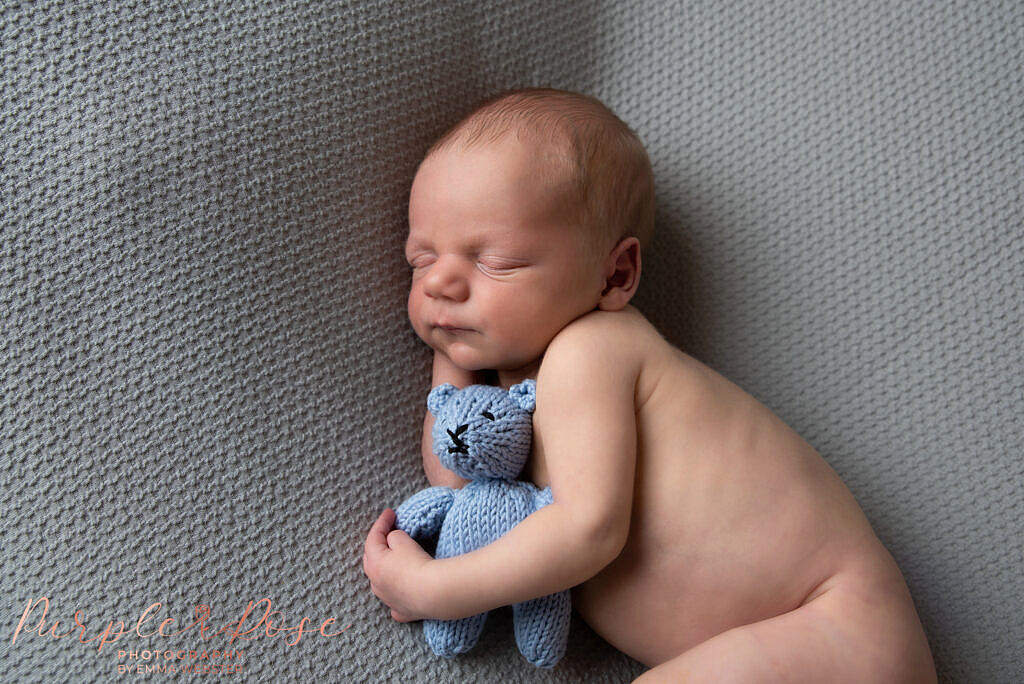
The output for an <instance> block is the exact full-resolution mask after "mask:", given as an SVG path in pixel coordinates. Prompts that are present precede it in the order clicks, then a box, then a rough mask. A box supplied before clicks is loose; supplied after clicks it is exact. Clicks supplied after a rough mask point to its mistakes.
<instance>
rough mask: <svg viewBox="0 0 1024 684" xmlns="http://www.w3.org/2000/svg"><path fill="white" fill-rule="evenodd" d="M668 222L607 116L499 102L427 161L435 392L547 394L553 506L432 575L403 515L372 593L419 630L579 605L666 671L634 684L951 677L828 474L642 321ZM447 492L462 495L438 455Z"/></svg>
mask: <svg viewBox="0 0 1024 684" xmlns="http://www.w3.org/2000/svg"><path fill="white" fill-rule="evenodd" d="M653 227H654V190H653V178H652V173H651V166H650V162H649V160H648V156H647V153H646V152H645V150H644V148H643V146H642V144H641V143H640V141H639V139H638V138H637V137H636V135H635V134H634V133H633V132H632V131H631V130H630V129H629V128H628V127H627V126H626V125H625V124H624V123H623V122H622V121H621V120H619V119H618V118H617V117H616V116H615V115H614V114H613V113H612V112H611V111H609V110H608V109H607V108H606V107H605V106H604V105H603V104H601V103H600V102H599V101H597V100H596V99H594V98H592V97H589V96H585V95H581V94H577V93H571V92H566V91H559V90H552V89H544V88H529V89H523V90H518V91H512V92H508V93H504V94H502V95H500V96H497V97H494V98H491V99H489V100H488V101H486V102H484V103H483V104H481V105H480V106H479V107H477V108H476V109H475V110H474V111H473V112H472V113H471V114H469V115H468V116H467V117H466V118H464V119H463V120H462V121H460V122H459V123H458V124H456V125H455V126H454V127H453V128H452V129H450V130H449V131H448V132H447V133H446V134H445V135H444V136H443V137H442V138H441V139H440V140H438V141H437V142H436V143H435V144H434V145H433V146H432V147H431V148H430V150H429V151H428V152H427V155H426V156H425V158H424V160H423V162H422V163H421V164H420V167H419V169H418V170H417V173H416V176H415V179H414V181H413V185H412V189H411V194H410V198H409V236H408V240H407V242H406V246H405V250H406V258H407V259H408V261H409V264H410V266H411V268H412V285H411V289H410V292H409V301H408V311H409V319H410V321H411V322H412V326H413V328H414V329H415V331H416V333H417V335H419V337H420V338H422V339H423V341H424V342H426V343H427V344H428V345H430V347H431V348H433V349H434V354H435V356H434V373H433V385H435V386H436V385H439V384H442V383H445V382H449V383H452V384H453V385H456V386H457V387H464V386H466V385H469V384H497V385H500V386H501V387H503V388H505V389H508V388H509V387H511V386H512V385H514V384H516V383H519V382H521V381H523V380H525V379H527V378H532V379H534V380H536V408H535V411H534V415H533V446H532V453H531V456H530V460H529V461H528V463H527V466H526V468H525V470H524V471H523V477H524V478H525V479H529V480H530V481H532V482H533V483H534V484H535V485H537V486H538V487H542V488H543V487H547V486H550V487H551V494H552V498H553V503H551V504H549V505H547V506H545V507H543V508H541V509H539V510H538V511H536V512H535V513H533V514H531V515H529V516H528V517H527V518H526V519H524V520H523V521H522V522H521V523H519V524H518V525H516V526H515V527H513V528H512V529H511V530H510V531H509V532H508V533H507V534H506V535H505V536H503V537H501V538H500V539H498V540H496V541H494V542H492V543H491V544H489V545H487V546H484V547H482V548H480V549H478V550H475V551H473V552H471V553H467V554H464V555H461V556H455V557H452V558H444V559H434V558H432V557H431V556H430V555H429V554H427V553H426V552H425V551H424V550H423V549H422V548H421V547H420V546H419V544H417V543H416V542H415V541H414V540H413V539H412V538H410V537H409V536H408V535H406V534H405V533H404V532H402V531H399V530H393V529H392V528H393V525H394V519H395V514H394V511H393V510H392V509H390V508H389V509H385V511H384V512H383V513H382V514H381V515H380V517H379V518H378V519H377V521H376V522H375V523H374V524H373V527H372V529H371V530H370V532H369V535H368V537H367V539H366V544H365V550H364V555H363V568H364V571H365V573H366V575H367V576H368V577H369V579H370V583H371V588H372V591H373V592H374V594H375V595H376V596H377V597H379V598H380V599H381V601H383V602H384V603H385V604H387V606H388V607H389V608H390V609H391V616H392V617H393V618H394V619H396V620H399V621H402V622H406V621H411V620H420V619H424V618H433V619H441V620H450V619H457V618H463V617H468V616H471V615H476V614H478V613H481V612H484V611H487V610H491V609H494V608H497V607H499V606H506V605H512V604H515V603H518V602H521V601H525V600H528V599H533V598H537V597H541V596H546V595H548V594H553V593H555V592H558V591H561V590H564V589H567V588H571V589H572V603H573V607H574V608H575V609H576V610H577V611H578V612H579V614H580V616H581V617H582V618H583V620H585V621H586V622H587V624H588V625H590V626H591V627H592V628H593V629H594V631H595V632H597V633H598V634H600V635H601V636H602V637H603V638H604V639H606V640H607V641H608V642H609V643H611V644H612V645H613V646H615V647H616V648H618V649H619V650H621V651H623V652H624V653H626V654H628V655H630V656H632V657H633V658H635V659H636V660H638V661H640V662H642V663H644V664H645V665H647V666H649V667H650V668H651V669H650V670H648V671H647V672H645V673H644V674H643V675H642V676H641V677H640V678H639V680H637V681H644V682H655V681H667V682H675V681H681V680H689V679H692V681H714V682H753V681H758V682H760V681H808V682H825V681H850V682H933V681H935V679H936V675H935V670H934V666H933V662H932V658H931V653H930V651H929V647H928V642H927V639H926V638H925V634H924V630H923V629H922V627H921V623H920V620H919V618H918V616H917V612H916V610H915V608H914V603H913V601H912V599H911V596H910V593H909V591H908V589H907V586H906V583H905V581H904V579H903V576H902V574H901V572H900V570H899V568H898V567H897V565H896V563H895V561H894V560H893V558H892V556H891V555H890V554H889V552H888V551H887V550H886V549H885V547H884V546H883V545H882V543H881V542H880V541H879V540H878V538H877V537H876V536H875V534H874V532H873V531H872V529H871V526H870V524H869V523H868V520H867V519H866V518H865V516H864V514H863V513H862V511H861V510H860V508H859V507H858V505H857V502H856V501H855V500H854V497H853V496H852V494H851V493H850V491H849V490H848V489H847V488H846V486H845V485H844V484H843V483H842V481H841V480H840V479H839V477H838V476H837V475H836V473H835V472H834V471H833V470H832V468H831V467H829V465H828V464H827V463H826V462H825V461H824V459H822V457H821V456H820V455H819V454H818V453H817V452H816V451H815V450H814V449H813V448H812V447H811V446H810V445H809V444H808V443H807V442H806V441H804V440H803V439H802V438H801V437H800V436H799V435H798V434H796V433H795V432H794V431H793V430H792V429H791V428H790V427H788V426H787V425H786V424H785V423H783V422H782V421H781V420H780V419H779V418H778V417H777V416H776V415H775V414H773V413H772V412H771V411H770V410H769V409H768V408H767V407H766V406H764V405H763V404H761V403H760V402H758V401H757V400H756V399H754V397H752V396H751V395H750V394H748V393H746V392H745V391H744V390H742V389H741V388H740V387H738V386H736V385H735V384H733V383H732V382H730V381H729V380H728V379H726V378H725V377H723V376H722V375H720V374H718V373H716V372H715V371H713V370H712V369H711V368H709V367H708V366H706V365H704V364H702V363H701V362H700V361H698V360H697V359H695V358H693V357H691V356H689V355H687V354H686V353H684V352H682V351H681V350H679V349H677V348H676V347H674V346H672V345H671V344H670V343H668V342H667V341H666V340H665V339H664V338H663V337H662V336H661V335H660V334H659V333H658V331H657V330H656V329H655V328H654V327H653V326H652V325H651V324H650V323H649V322H648V321H647V319H646V318H644V316H643V314H642V313H641V312H640V311H638V310H637V309H636V308H635V307H633V306H631V305H630V304H629V300H630V299H631V298H632V297H633V295H634V293H635V292H636V289H637V285H638V284H639V281H640V270H641V268H640V267H641V260H640V255H641V249H642V248H644V247H646V246H647V244H648V243H649V241H650V239H651V233H652V231H653ZM432 423H433V417H432V416H431V414H430V413H429V412H427V416H426V421H425V424H424V440H423V446H424V449H423V459H424V460H423V465H424V469H425V471H426V474H427V478H428V480H429V481H430V483H431V484H432V485H447V486H452V487H459V486H461V485H462V484H465V482H466V481H465V480H462V479H460V478H459V477H457V476H456V475H455V474H454V473H452V472H450V471H448V470H446V469H445V468H443V466H441V465H440V463H439V461H438V459H437V456H435V455H434V454H433V453H432V451H431V448H430V447H431V439H430V434H431V427H432Z"/></svg>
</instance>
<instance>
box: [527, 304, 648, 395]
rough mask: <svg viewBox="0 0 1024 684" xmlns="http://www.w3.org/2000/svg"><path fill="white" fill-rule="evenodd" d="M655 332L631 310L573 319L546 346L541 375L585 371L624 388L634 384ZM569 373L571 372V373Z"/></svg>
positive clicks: (588, 314)
mask: <svg viewBox="0 0 1024 684" xmlns="http://www.w3.org/2000/svg"><path fill="white" fill-rule="evenodd" d="M652 335H653V338H657V339H658V340H660V339H661V337H660V335H658V332H657V331H656V330H655V329H654V327H653V326H651V324H650V323H649V322H648V321H647V319H646V318H644V316H643V314H641V313H640V312H639V311H638V310H636V309H635V308H634V307H632V306H627V307H626V309H623V310H620V311H602V310H600V309H597V310H594V311H590V312H588V313H586V314H584V315H582V316H580V317H579V318H577V319H575V320H574V321H572V322H571V323H569V324H568V325H566V326H565V327H564V328H562V329H561V330H560V331H559V332H558V334H557V335H555V337H554V338H553V339H552V340H551V342H550V343H549V344H548V347H547V350H546V351H545V353H544V358H543V361H542V363H541V373H542V374H545V373H544V371H547V373H546V374H547V375H549V376H550V375H551V373H552V372H556V373H559V374H560V369H565V370H569V368H573V369H577V370H584V369H586V370H587V371H589V372H591V373H596V374H600V375H611V376H614V377H615V378H617V379H618V380H619V381H620V382H622V383H624V384H635V380H636V378H637V375H638V374H639V372H640V370H641V368H642V366H643V365H644V360H645V354H646V352H647V350H649V349H651V342H652V339H653V338H652ZM570 372H571V371H570Z"/></svg>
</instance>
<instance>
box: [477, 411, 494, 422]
mask: <svg viewBox="0 0 1024 684" xmlns="http://www.w3.org/2000/svg"><path fill="white" fill-rule="evenodd" d="M480 415H481V416H483V417H484V418H490V419H491V420H494V416H492V415H491V412H490V411H484V412H483V413H481V414H480Z"/></svg>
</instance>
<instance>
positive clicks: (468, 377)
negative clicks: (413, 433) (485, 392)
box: [420, 349, 484, 489]
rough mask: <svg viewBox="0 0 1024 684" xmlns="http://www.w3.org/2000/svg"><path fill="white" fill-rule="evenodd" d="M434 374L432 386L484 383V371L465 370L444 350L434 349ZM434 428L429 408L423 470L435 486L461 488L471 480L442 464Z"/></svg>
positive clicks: (424, 432) (423, 444)
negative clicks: (434, 442) (438, 456)
mask: <svg viewBox="0 0 1024 684" xmlns="http://www.w3.org/2000/svg"><path fill="white" fill-rule="evenodd" d="M433 374H434V377H433V380H432V381H431V384H430V386H431V387H437V386H438V385H442V384H444V383H446V382H450V383H451V384H453V385H455V386H456V387H458V388H459V389H462V388H463V387H466V386H468V385H477V384H484V380H483V372H482V371H468V370H463V369H462V368H459V367H458V366H456V365H455V364H454V363H452V361H451V359H449V358H448V357H447V356H446V355H445V354H444V352H440V351H437V350H436V349H435V350H434V371H433ZM433 429H434V414H432V413H431V412H430V411H429V410H428V411H427V417H426V418H425V419H424V420H423V439H422V442H421V444H420V446H421V449H422V451H423V472H424V473H426V475H427V480H428V481H429V482H430V484H431V485H432V486H434V487H438V486H443V487H451V488H452V489H459V488H460V487H462V486H463V485H464V484H466V483H467V482H469V480H465V479H463V478H461V477H459V476H458V475H456V474H455V473H453V472H452V471H450V470H448V469H447V468H445V467H444V466H443V465H441V461H440V460H439V459H438V458H437V454H435V453H434V450H433V439H432V437H431V432H432V431H433Z"/></svg>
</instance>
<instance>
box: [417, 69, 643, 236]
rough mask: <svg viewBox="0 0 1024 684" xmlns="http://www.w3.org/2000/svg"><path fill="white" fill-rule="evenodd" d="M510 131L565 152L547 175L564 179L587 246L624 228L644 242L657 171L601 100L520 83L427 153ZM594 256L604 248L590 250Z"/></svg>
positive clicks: (556, 153)
mask: <svg viewBox="0 0 1024 684" xmlns="http://www.w3.org/2000/svg"><path fill="white" fill-rule="evenodd" d="M508 133H513V134H514V135H515V136H516V137H517V138H518V139H528V140H531V141H533V142H538V143H540V144H542V145H547V146H550V148H548V149H549V151H550V152H551V154H552V155H553V156H554V157H555V158H556V159H558V158H560V159H561V160H563V163H562V164H559V165H557V166H559V167H560V168H553V169H549V170H548V175H546V176H545V178H546V179H547V180H548V181H549V182H552V183H559V182H561V183H564V182H566V181H568V183H569V187H570V188H571V190H570V193H571V195H572V197H570V198H569V201H570V204H571V208H572V209H573V213H574V214H575V218H576V220H577V221H578V222H579V223H580V224H581V225H582V227H583V228H584V229H585V232H586V233H588V234H589V235H590V236H592V237H595V238H597V239H596V240H591V241H590V242H591V244H590V245H589V247H591V249H592V250H597V249H602V250H603V249H607V248H610V247H612V246H614V245H615V244H617V242H618V241H619V240H620V239H621V238H623V237H626V236H635V237H636V238H637V239H638V240H639V242H640V246H641V248H644V247H646V246H647V245H648V243H649V242H650V240H651V237H652V235H653V233H654V174H653V172H652V170H651V162H650V159H649V157H648V156H647V151H646V150H645V149H644V146H643V143H642V142H641V141H640V138H639V137H638V136H637V135H636V133H634V132H633V130H632V129H630V128H629V126H627V125H626V124H625V123H624V122H623V121H622V120H621V119H619V117H617V116H616V115H615V114H614V113H613V112H612V111H611V110H610V109H608V107H606V106H605V105H604V104H603V103H602V102H601V101H600V100H598V99H597V98H595V97H592V96H590V95H584V94H582V93H575V92H571V91H567V90H556V89H554V88H518V89H515V90H507V91H504V92H501V93H498V94H497V95H493V96H491V97H489V98H487V99H486V100H484V101H483V102H481V103H479V104H477V105H476V106H475V107H474V108H473V109H472V110H471V111H470V112H469V113H468V114H467V115H465V116H464V117H462V118H461V119H460V120H459V121H458V122H457V123H456V124H455V125H453V126H452V127H451V128H449V129H448V130H447V131H446V132H445V133H444V134H443V135H442V136H441V137H440V138H439V139H438V140H437V141H436V142H435V143H434V144H433V145H431V146H430V148H429V149H428V150H427V153H426V154H425V155H424V159H428V158H430V156H431V155H433V154H434V153H435V152H440V151H443V150H447V149H449V148H452V147H458V148H463V149H465V148H469V147H471V146H473V145H475V144H486V143H489V142H494V141H497V140H499V139H500V138H502V137H503V136H504V135H506V134H508ZM591 255H592V256H602V255H599V254H596V251H594V252H592V254H591Z"/></svg>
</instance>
